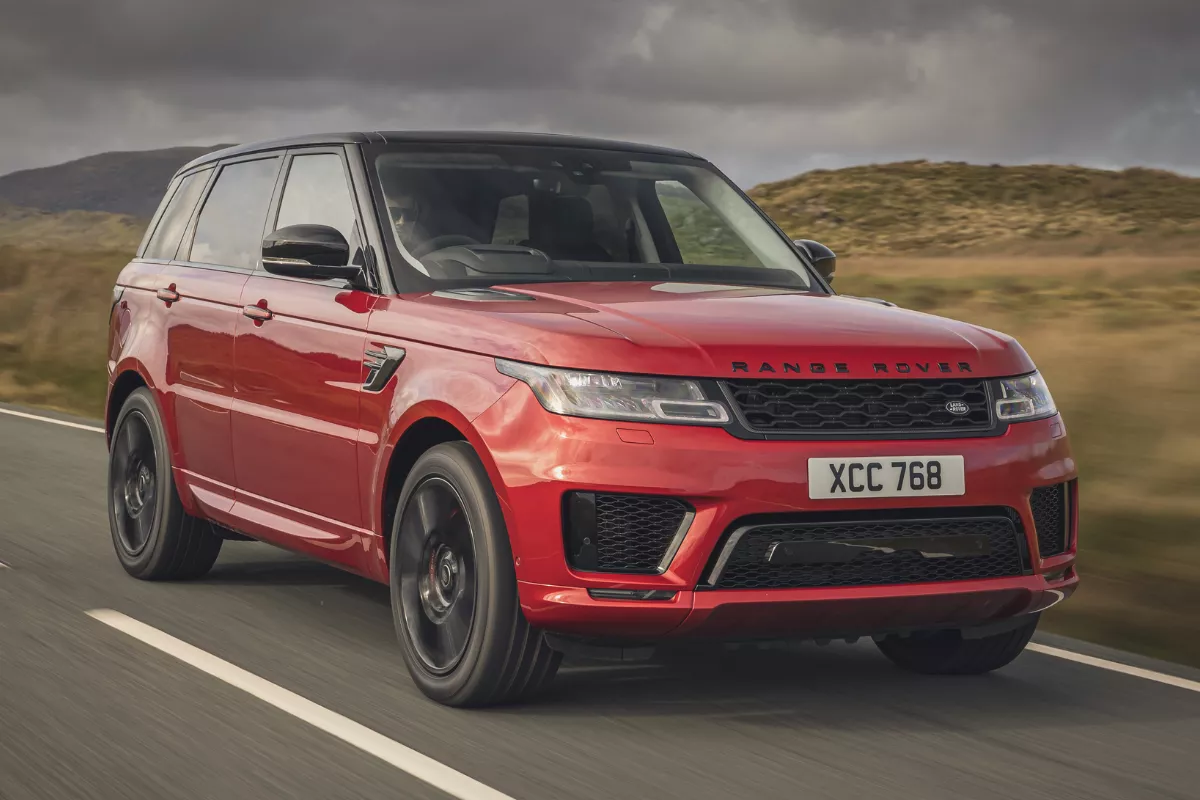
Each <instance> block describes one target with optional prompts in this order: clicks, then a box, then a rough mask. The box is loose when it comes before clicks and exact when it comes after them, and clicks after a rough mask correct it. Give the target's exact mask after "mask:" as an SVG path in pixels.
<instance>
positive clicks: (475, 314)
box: [371, 282, 1033, 378]
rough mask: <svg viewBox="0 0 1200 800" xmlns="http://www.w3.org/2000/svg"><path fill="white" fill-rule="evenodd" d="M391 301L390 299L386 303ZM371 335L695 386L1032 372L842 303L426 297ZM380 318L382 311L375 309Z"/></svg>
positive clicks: (554, 292) (941, 326) (604, 288)
mask: <svg viewBox="0 0 1200 800" xmlns="http://www.w3.org/2000/svg"><path fill="white" fill-rule="evenodd" d="M397 300H399V298H397ZM400 305H402V306H403V307H401V308H397V309H396V310H397V311H399V312H400V313H396V314H383V315H380V314H373V315H372V324H371V328H372V330H373V331H375V332H376V333H378V334H390V335H394V336H397V337H400V338H406V339H415V340H419V341H428V342H430V343H433V344H439V345H442V346H448V347H453V348H455V349H460V350H471V351H474V352H479V353H483V354H486V355H493V356H497V357H501V358H510V359H514V360H518V361H526V362H532V363H540V364H548V365H551V366H559V367H573V368H578V369H590V370H602V371H609V372H629V373H643V374H660V375H688V376H695V377H738V376H741V377H747V376H754V375H773V374H774V375H779V376H781V377H782V376H789V377H796V376H812V377H830V378H852V377H876V378H884V377H937V376H939V375H948V374H952V375H957V376H965V375H986V376H1000V375H1014V374H1020V373H1023V372H1028V371H1030V370H1032V369H1033V363H1032V362H1031V361H1030V359H1029V356H1028V355H1026V353H1025V351H1024V350H1022V349H1021V347H1020V345H1018V344H1017V343H1016V342H1015V341H1014V340H1013V339H1012V338H1011V337H1009V336H1005V335H1004V334H1000V333H996V332H995V331H990V330H988V329H986V328H980V327H978V326H975V325H969V324H967V323H964V322H957V321H955V320H950V319H945V318H942V317H936V316H932V315H930V314H923V313H920V312H916V311H909V310H906V309H901V308H895V307H888V306H884V305H880V304H878V303H874V302H870V301H866V300H860V299H856V298H851V297H841V296H827V295H817V294H809V293H806V292H795V291H791V290H785V289H772V288H748V287H730V286H709V285H697V284H687V283H663V282H636V283H634V282H613V283H560V284H537V285H534V286H530V285H514V286H508V287H495V288H494V289H492V290H485V291H482V292H478V291H473V292H437V293H433V294H427V295H421V296H417V297H412V296H409V297H407V298H404V300H403V302H402V303H401V304H400ZM381 310H382V309H381Z"/></svg>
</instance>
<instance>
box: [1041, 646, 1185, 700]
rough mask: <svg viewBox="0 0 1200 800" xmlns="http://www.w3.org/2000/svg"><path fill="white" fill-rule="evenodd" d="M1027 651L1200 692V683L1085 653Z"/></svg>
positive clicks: (1047, 649) (1048, 649) (1047, 648)
mask: <svg viewBox="0 0 1200 800" xmlns="http://www.w3.org/2000/svg"><path fill="white" fill-rule="evenodd" d="M1026 649H1027V650H1032V651H1033V652H1035V653H1041V654H1042V655H1046V656H1054V657H1055V658H1061V659H1065V660H1066V661H1074V662H1075V663H1077V664H1087V665H1088V666H1089V667H1097V668H1099V669H1106V670H1109V671H1110V672H1119V673H1121V674H1122V675H1132V676H1133V677H1135V678H1142V679H1143V680H1147V681H1154V682H1155V683H1164V684H1166V685H1167V686H1174V687H1176V688H1178V689H1187V690H1188V691H1189V692H1200V682H1198V681H1189V680H1187V679H1186V678H1177V677H1175V676H1174V675H1166V674H1164V673H1161V672H1154V671H1153V670H1149V669H1142V668H1141V667H1131V666H1129V665H1128V664H1120V663H1117V662H1116V661H1108V660H1107V659H1103V658H1096V657H1095V656H1085V655H1084V654H1083V653H1076V652H1074V651H1072V650H1062V649H1059V648H1057V647H1050V646H1048V645H1044V644H1035V643H1033V642H1030V643H1029V644H1028V645H1026Z"/></svg>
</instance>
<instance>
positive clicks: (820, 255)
mask: <svg viewBox="0 0 1200 800" xmlns="http://www.w3.org/2000/svg"><path fill="white" fill-rule="evenodd" d="M792 244H794V245H796V246H797V247H799V248H800V249H801V250H803V251H804V252H806V253H808V256H809V258H811V259H812V262H813V266H814V267H816V268H817V272H819V273H821V277H822V278H824V279H825V281H826V282H827V283H833V275H834V273H835V272H837V255H835V254H834V252H833V251H832V250H830V249H829V248H828V247H826V246H825V245H823V244H821V243H820V242H815V241H813V240H812V239H796V240H795V241H794V242H792Z"/></svg>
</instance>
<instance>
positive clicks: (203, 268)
mask: <svg viewBox="0 0 1200 800" xmlns="http://www.w3.org/2000/svg"><path fill="white" fill-rule="evenodd" d="M282 160H283V159H282V157H281V156H280V155H275V156H273V157H272V156H269V155H268V156H265V157H264V156H257V157H253V158H249V159H242V160H236V161H230V162H226V163H224V164H222V165H221V167H220V168H219V170H218V171H217V174H216V175H215V177H213V178H212V179H211V180H210V181H208V183H209V186H208V191H207V194H206V195H205V197H204V199H203V201H202V202H201V205H200V211H199V213H198V214H197V215H194V219H193V220H192V222H191V224H190V225H189V226H188V230H187V233H186V235H185V236H184V238H183V242H182V243H181V245H180V247H179V252H178V255H177V256H176V260H175V261H174V262H173V263H172V264H171V265H170V266H169V267H167V268H166V270H165V271H164V272H163V275H162V282H163V283H164V287H163V291H162V292H160V298H165V299H164V302H165V303H166V304H167V305H168V307H169V309H170V310H169V312H168V314H167V322H166V330H165V334H166V340H167V380H168V391H169V393H170V397H171V402H172V403H173V404H174V412H175V414H174V416H175V420H176V426H177V429H178V441H179V447H180V451H181V453H180V458H179V460H178V463H177V465H176V466H177V468H178V469H179V470H180V472H181V477H182V478H183V482H184V483H185V484H186V485H187V486H188V487H189V488H190V490H191V492H192V495H193V496H194V497H195V499H196V501H197V502H198V503H199V504H200V505H201V506H202V507H203V508H205V509H206V510H208V511H209V512H210V513H221V512H228V511H229V510H230V508H231V507H232V505H233V502H234V486H235V482H236V476H235V474H234V463H233V448H232V442H231V431H232V427H231V423H230V409H231V406H232V403H233V388H234V382H233V340H234V333H235V332H236V327H237V321H238V320H239V319H241V295H242V287H243V286H245V284H246V280H247V279H248V278H249V277H250V272H251V271H252V270H253V268H254V263H255V262H254V254H255V252H257V250H258V248H259V247H260V242H261V241H262V231H263V226H264V225H265V223H266V217H267V208H268V207H269V205H270V201H271V194H272V191H273V190H274V188H275V183H276V179H277V177H278V173H279V167H280V164H281V162H282ZM210 172H211V171H210ZM201 188H204V187H203V185H202V186H201ZM181 189H182V187H181Z"/></svg>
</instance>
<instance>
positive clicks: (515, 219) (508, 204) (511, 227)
mask: <svg viewBox="0 0 1200 800" xmlns="http://www.w3.org/2000/svg"><path fill="white" fill-rule="evenodd" d="M528 239H529V197H528V195H523V194H514V195H513V196H512V197H506V198H504V199H503V200H501V201H500V207H499V208H498V209H497V210H496V227H495V228H494V229H493V230H492V244H520V243H521V242H524V241H527V240H528Z"/></svg>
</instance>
